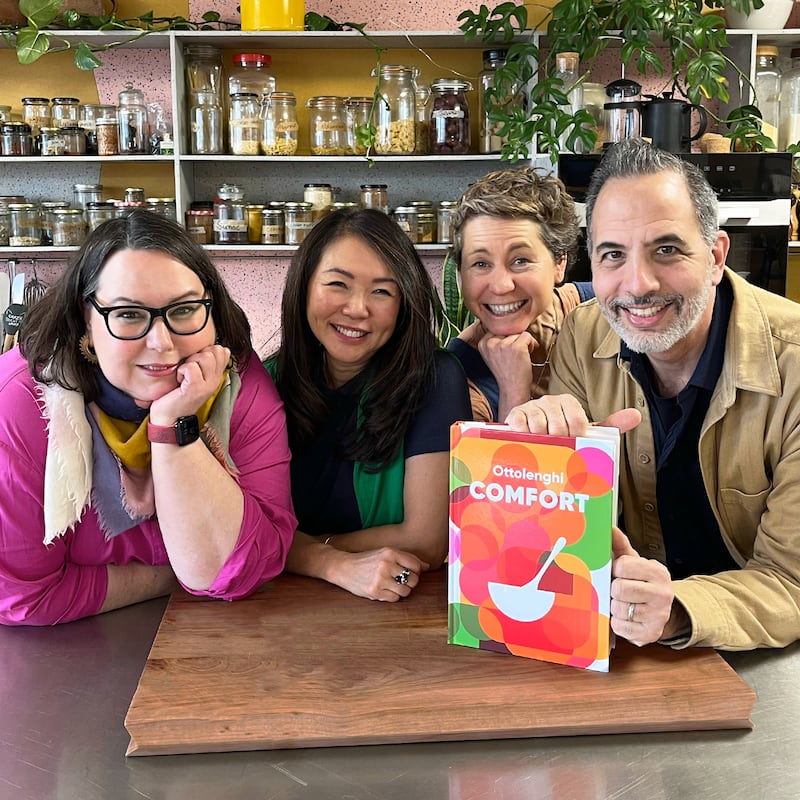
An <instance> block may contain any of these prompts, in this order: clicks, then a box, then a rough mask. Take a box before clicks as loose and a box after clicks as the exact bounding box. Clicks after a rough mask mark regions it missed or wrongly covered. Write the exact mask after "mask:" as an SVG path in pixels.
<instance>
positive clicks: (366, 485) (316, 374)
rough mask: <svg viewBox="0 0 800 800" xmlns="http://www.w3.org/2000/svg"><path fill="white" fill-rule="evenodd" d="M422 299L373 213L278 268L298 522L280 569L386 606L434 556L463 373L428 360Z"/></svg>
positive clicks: (446, 359)
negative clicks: (283, 276) (283, 273)
mask: <svg viewBox="0 0 800 800" xmlns="http://www.w3.org/2000/svg"><path fill="white" fill-rule="evenodd" d="M434 292H435V289H434V288H433V285H432V283H431V280H430V277H429V275H428V273H427V272H426V270H425V267H424V265H423V264H422V262H421V261H420V259H419V256H418V255H417V252H416V250H415V249H414V246H413V245H412V244H411V242H410V241H409V240H408V238H407V237H406V235H405V234H404V233H403V232H402V230H401V229H400V228H399V227H398V226H397V224H396V223H395V222H394V221H393V220H392V219H391V218H390V217H388V216H387V215H386V214H383V213H382V212H380V211H374V210H370V209H364V210H357V211H347V210H342V211H336V212H334V213H333V214H330V215H328V216H326V217H324V218H323V219H322V220H321V221H320V222H318V223H317V224H316V225H315V226H314V228H312V230H311V231H310V233H309V235H308V236H307V237H306V239H305V241H304V242H303V243H302V244H301V245H300V247H299V248H298V251H297V253H296V255H295V257H294V259H293V261H292V265H291V267H290V269H289V274H288V276H287V280H286V286H285V289H284V294H283V303H282V312H281V313H282V334H283V339H282V343H281V347H280V349H279V351H278V352H277V354H276V355H275V356H274V357H273V358H272V359H270V360H269V361H268V362H267V366H268V368H269V369H270V371H271V372H272V373H273V375H274V377H275V378H276V382H277V384H278V390H279V392H280V394H281V397H282V398H283V400H284V404H285V407H286V418H287V424H288V427H289V444H290V447H291V450H292V496H293V499H294V503H295V511H296V513H297V516H298V520H299V527H298V531H297V532H296V533H295V536H294V542H293V544H292V548H291V550H290V552H289V557H288V560H287V569H288V570H290V571H293V572H298V573H301V574H306V575H312V576H314V577H318V578H322V579H325V580H328V581H330V582H331V583H335V584H337V585H339V586H342V587H344V588H346V589H348V590H349V591H351V592H353V593H354V594H357V595H360V596H363V597H368V598H372V599H376V600H389V601H392V600H398V599H400V598H401V597H405V596H407V595H408V594H409V592H410V591H411V589H413V587H414V586H416V585H417V582H418V580H419V574H420V573H421V572H422V571H424V570H426V569H431V568H436V567H438V566H440V565H441V564H442V562H443V560H444V558H445V556H446V554H447V518H448V514H447V499H448V457H449V456H448V454H449V429H450V425H451V424H452V423H453V422H454V421H456V420H460V419H469V418H470V413H471V412H470V405H469V395H468V392H467V386H466V379H465V377H464V374H463V371H462V369H461V367H460V365H459V363H458V362H457V360H456V359H455V358H453V357H452V356H450V355H449V354H448V353H446V352H444V351H439V350H437V347H436V339H435V336H434V333H433V330H434V329H433V308H434Z"/></svg>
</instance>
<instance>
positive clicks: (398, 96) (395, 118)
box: [372, 64, 416, 155]
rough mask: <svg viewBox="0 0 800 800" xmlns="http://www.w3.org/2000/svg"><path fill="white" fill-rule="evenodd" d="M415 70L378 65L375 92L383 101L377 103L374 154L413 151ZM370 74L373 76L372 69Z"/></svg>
mask: <svg viewBox="0 0 800 800" xmlns="http://www.w3.org/2000/svg"><path fill="white" fill-rule="evenodd" d="M415 72H416V71H415V70H414V69H413V68H412V67H404V66H401V65H389V64H387V65H385V66H383V67H381V71H380V82H379V86H378V91H379V92H380V94H381V97H382V98H383V102H381V103H378V106H377V109H376V110H377V115H376V116H377V120H376V127H377V129H378V131H377V136H376V139H375V152H376V153H391V154H392V155H403V154H409V155H410V154H411V153H413V152H414V145H415V142H416V140H415V138H414V125H415V122H414V117H415V115H416V90H415V87H414V77H415ZM372 76H373V77H376V71H375V70H373V72H372Z"/></svg>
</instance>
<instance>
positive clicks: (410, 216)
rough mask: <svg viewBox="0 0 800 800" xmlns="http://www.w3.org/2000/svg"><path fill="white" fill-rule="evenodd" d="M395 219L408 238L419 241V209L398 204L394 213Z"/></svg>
mask: <svg viewBox="0 0 800 800" xmlns="http://www.w3.org/2000/svg"><path fill="white" fill-rule="evenodd" d="M392 217H393V218H394V221H395V222H396V223H397V224H398V225H399V226H400V229H401V230H402V231H403V233H405V235H406V236H408V238H409V239H410V240H411V241H412V242H414V243H416V241H417V209H416V208H414V207H413V206H397V208H396V209H395V210H394V213H393V214H392Z"/></svg>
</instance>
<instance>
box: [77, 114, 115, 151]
mask: <svg viewBox="0 0 800 800" xmlns="http://www.w3.org/2000/svg"><path fill="white" fill-rule="evenodd" d="M116 114H117V107H116V106H109V105H102V104H98V103H83V104H82V105H81V106H80V108H79V109H78V125H80V126H81V127H82V128H83V129H84V130H85V131H86V153H87V155H90V156H96V155H98V152H97V120H99V119H109V118H111V121H112V122H113V123H114V127H115V128H116V122H117V121H116V118H115V117H116ZM116 138H117V131H116V130H115V131H114V139H115V141H116ZM105 155H109V154H108V153H106V154H105Z"/></svg>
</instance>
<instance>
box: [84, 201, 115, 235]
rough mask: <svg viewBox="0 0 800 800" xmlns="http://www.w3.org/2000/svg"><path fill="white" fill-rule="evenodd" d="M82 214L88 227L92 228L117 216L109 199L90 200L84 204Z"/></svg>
mask: <svg viewBox="0 0 800 800" xmlns="http://www.w3.org/2000/svg"><path fill="white" fill-rule="evenodd" d="M84 216H85V217H86V222H87V223H88V224H89V229H90V230H94V229H95V228H96V227H97V226H98V225H100V224H102V223H103V222H105V221H106V220H109V219H114V218H115V217H116V216H117V209H116V206H115V205H114V203H113V202H112V201H111V200H92V201H90V202H88V203H87V204H86V211H84Z"/></svg>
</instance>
